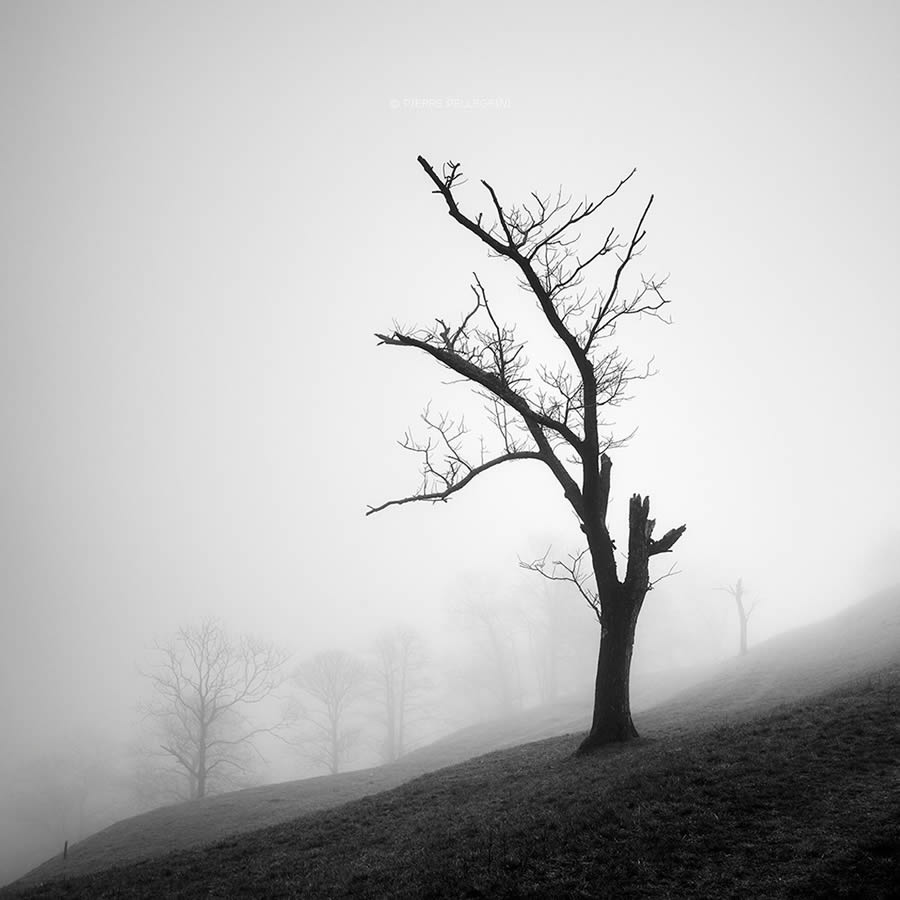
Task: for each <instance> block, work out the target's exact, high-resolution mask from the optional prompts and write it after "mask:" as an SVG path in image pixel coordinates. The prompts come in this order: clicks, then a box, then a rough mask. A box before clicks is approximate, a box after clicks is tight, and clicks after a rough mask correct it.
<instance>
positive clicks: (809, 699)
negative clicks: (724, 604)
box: [21, 595, 900, 898]
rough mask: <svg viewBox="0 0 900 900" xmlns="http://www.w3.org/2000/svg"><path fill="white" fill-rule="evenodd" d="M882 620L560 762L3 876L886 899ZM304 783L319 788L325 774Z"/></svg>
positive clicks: (245, 885) (889, 805)
mask: <svg viewBox="0 0 900 900" xmlns="http://www.w3.org/2000/svg"><path fill="white" fill-rule="evenodd" d="M898 614H900V607H898V604H897V598H896V595H893V596H888V595H884V596H882V597H881V598H877V599H876V600H873V601H870V602H869V603H867V604H863V605H861V606H859V607H856V608H854V609H853V610H850V611H848V613H845V614H844V615H843V616H842V617H839V618H838V619H835V620H833V621H832V622H831V623H823V624H822V625H820V626H815V627H814V628H812V629H807V630H804V631H803V632H800V633H797V634H795V635H793V636H791V637H785V638H782V639H779V640H777V641H773V642H771V643H770V645H768V646H763V647H760V648H759V649H758V652H756V653H755V654H751V655H750V656H748V657H747V658H746V659H743V660H739V661H735V662H734V663H733V664H731V665H730V666H729V667H726V668H725V669H723V670H722V671H720V672H719V673H717V676H716V678H715V679H713V680H712V681H709V682H707V683H705V684H704V685H700V686H697V687H695V688H693V689H689V690H688V691H687V692H685V693H684V694H683V695H682V696H681V697H679V698H678V699H677V700H675V701H672V702H670V703H667V704H665V705H664V706H663V707H660V708H658V709H657V710H654V711H650V712H649V713H647V714H645V715H644V716H642V717H639V719H638V723H637V724H638V728H639V730H641V732H642V734H644V735H645V737H644V738H643V739H642V740H640V741H637V742H635V743H633V744H629V745H627V746H622V747H615V748H610V749H608V750H606V751H604V752H602V753H600V754H597V755H594V756H592V757H589V758H576V757H574V756H573V751H574V749H575V747H576V746H577V743H578V736H576V735H568V736H562V737H556V738H550V739H547V740H542V741H538V742H535V743H530V744H526V745H524V746H517V747H513V748H509V749H505V750H500V751H497V752H494V753H491V754H489V755H487V756H482V757H480V758H477V759H474V760H471V761H469V762H466V763H463V764H461V765H456V766H452V767H450V768H445V769H441V770H439V771H436V772H432V773H430V774H427V775H424V776H421V777H419V778H416V779H414V780H412V781H410V782H408V783H405V784H402V785H400V786H399V787H394V788H392V789H389V790H383V791H382V792H380V793H372V794H370V795H369V796H364V797H361V798H360V799H354V800H350V802H346V803H344V804H343V805H340V806H337V807H335V808H332V809H320V810H319V811H312V812H308V813H307V814H305V815H303V816H301V817H299V818H293V819H291V820H289V821H284V822H282V823H281V824H278V825H274V826H273V827H270V828H265V829H261V830H256V831H253V832H250V833H245V834H242V835H236V836H231V837H229V838H226V839H225V840H222V841H219V842H218V843H215V844H211V845H208V846H205V847H201V848H196V849H193V850H187V851H181V852H175V853H172V854H169V855H166V856H162V857H158V858H156V859H151V860H147V861H145V862H141V863H137V864H133V865H126V866H120V867H118V868H113V869H108V870H106V871H102V872H97V873H95V874H93V875H90V874H89V875H82V876H76V877H71V873H69V874H68V876H67V874H66V873H63V872H60V871H59V870H58V869H57V870H56V871H44V872H42V871H41V870H38V871H37V872H35V873H34V877H33V878H32V884H31V886H30V887H29V886H26V885H21V887H23V888H25V896H29V897H98V898H102V897H110V898H111V897H197V896H204V897H242V896H243V897H354V896H357V897H380V896H390V897H529V896H530V897H716V898H718V897H732V896H733V897H798V898H802V897H873V898H875V897H894V896H897V895H898V894H897V891H896V888H895V885H897V884H900V615H898ZM345 778H350V776H345ZM316 781H319V782H321V783H322V790H323V791H325V790H326V788H327V784H328V779H317V780H316ZM385 786H389V785H385ZM332 787H334V785H332ZM356 787H357V788H359V787H360V786H359V785H357V786H356ZM363 787H364V788H365V789H368V786H366V785H364V786H363ZM345 789H346V790H345V793H346V794H347V795H349V794H352V791H353V789H354V788H353V786H352V784H351V783H350V782H347V783H346V784H345ZM375 789H376V790H377V789H378V787H377V786H376V788H375ZM242 793H248V792H242ZM234 796H235V797H236V798H239V797H240V795H234ZM222 799H225V798H222ZM235 802H238V801H237V800H235ZM189 806H190V805H189ZM194 806H196V805H194ZM185 809H186V808H185V807H175V808H172V811H173V813H174V812H176V811H177V810H185ZM133 821H136V820H133ZM132 837H133V839H134V840H139V835H137V834H133V835H132ZM107 860H108V861H109V862H110V863H113V864H114V863H115V862H116V861H117V858H116V856H115V855H114V854H112V855H110V856H109V857H107ZM42 869H43V867H42ZM53 876H55V877H56V880H53V881H48V882H46V883H44V884H43V885H40V884H35V883H34V882H35V881H36V879H37V878H40V877H43V878H47V877H53ZM60 876H62V877H60Z"/></svg>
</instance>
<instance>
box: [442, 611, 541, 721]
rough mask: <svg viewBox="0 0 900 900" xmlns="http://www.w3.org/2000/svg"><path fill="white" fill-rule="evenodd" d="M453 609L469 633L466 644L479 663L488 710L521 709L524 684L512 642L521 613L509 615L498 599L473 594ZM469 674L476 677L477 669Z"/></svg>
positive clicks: (519, 622) (515, 644)
mask: <svg viewBox="0 0 900 900" xmlns="http://www.w3.org/2000/svg"><path fill="white" fill-rule="evenodd" d="M455 612H456V613H457V614H458V615H459V616H460V618H461V620H462V622H463V624H464V626H465V627H466V629H467V631H468V632H469V634H470V635H471V637H470V638H469V641H470V646H471V648H472V649H474V650H475V652H476V655H477V658H478V660H479V661H480V662H481V664H482V666H483V668H482V670H481V672H482V676H481V677H482V678H484V679H485V680H487V681H488V686H489V693H490V694H491V697H492V700H493V706H494V709H493V710H492V712H495V713H500V714H504V715H507V714H509V713H511V712H512V711H513V710H516V709H521V708H522V705H523V701H524V687H523V684H522V672H521V668H520V665H519V648H518V646H517V641H516V637H517V635H516V630H517V626H518V627H521V625H522V624H523V623H522V617H521V614H520V613H519V614H517V615H515V616H513V615H510V611H509V608H508V607H506V608H504V606H502V605H501V604H500V603H499V602H497V601H491V600H487V599H484V598H476V597H468V598H466V599H465V600H463V601H461V602H460V603H458V604H457V605H456V607H455ZM517 612H518V611H517ZM471 675H474V676H476V677H477V675H478V673H477V670H476V669H473V670H472V672H471Z"/></svg>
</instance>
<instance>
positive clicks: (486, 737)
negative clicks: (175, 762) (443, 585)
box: [18, 592, 900, 885]
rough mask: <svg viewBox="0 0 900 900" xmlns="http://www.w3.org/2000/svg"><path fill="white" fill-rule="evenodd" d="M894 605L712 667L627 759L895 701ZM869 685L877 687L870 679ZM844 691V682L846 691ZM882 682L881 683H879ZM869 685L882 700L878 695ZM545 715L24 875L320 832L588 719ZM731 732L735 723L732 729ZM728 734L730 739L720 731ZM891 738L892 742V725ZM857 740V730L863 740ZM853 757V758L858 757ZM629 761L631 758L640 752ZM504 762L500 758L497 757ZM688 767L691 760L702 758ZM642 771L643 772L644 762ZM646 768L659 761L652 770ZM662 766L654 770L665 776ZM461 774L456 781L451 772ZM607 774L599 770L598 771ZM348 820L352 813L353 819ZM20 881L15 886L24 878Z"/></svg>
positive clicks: (279, 790) (645, 721) (154, 828)
mask: <svg viewBox="0 0 900 900" xmlns="http://www.w3.org/2000/svg"><path fill="white" fill-rule="evenodd" d="M898 599H900V597H898V593H897V592H894V593H893V594H884V595H880V596H879V597H876V598H873V599H872V600H870V601H868V602H866V603H864V604H860V605H859V606H857V607H854V608H852V609H851V610H848V611H846V612H845V613H843V614H841V615H840V616H838V617H836V618H834V619H832V620H830V621H829V622H824V623H820V624H818V625H815V626H811V627H809V628H807V629H803V630H801V631H799V632H795V633H793V634H791V635H785V636H782V637H780V638H777V639H775V640H773V641H770V642H768V643H767V644H766V645H762V646H760V647H759V648H757V649H756V650H755V651H754V652H753V653H751V654H750V655H749V656H748V657H746V658H744V659H741V660H735V661H733V662H731V663H729V664H728V665H726V666H723V667H722V668H721V669H720V670H719V671H717V672H716V675H715V677H714V678H712V679H710V680H708V681H707V682H705V683H704V684H703V685H700V686H697V687H694V688H691V689H688V690H687V691H685V692H684V693H682V694H681V695H680V696H679V697H677V698H676V699H674V700H671V701H670V702H668V703H666V704H665V705H664V706H662V707H659V708H657V709H655V710H652V711H650V712H647V713H645V714H644V715H642V716H638V717H636V718H637V724H638V728H639V730H640V731H641V732H642V734H644V735H647V736H651V737H653V736H655V737H668V738H669V739H670V740H669V741H666V742H660V744H659V745H657V744H646V743H644V742H641V743H639V744H637V745H635V746H634V747H631V748H629V749H628V751H627V754H628V758H629V759H632V760H633V759H637V758H642V759H643V758H646V759H650V758H651V757H642V756H641V754H645V753H648V752H650V753H651V756H652V755H653V754H654V753H662V755H663V757H665V758H667V759H668V756H666V754H667V753H668V752H669V750H667V749H666V748H669V749H671V745H672V741H673V740H678V741H680V740H689V741H691V742H693V743H692V746H693V745H694V744H696V742H697V740H698V738H697V736H696V735H693V736H690V737H688V736H689V735H691V732H696V731H697V729H705V728H709V727H710V726H712V725H715V724H720V723H722V722H723V721H729V722H731V723H738V722H740V721H741V720H745V719H748V718H751V717H753V716H758V714H759V712H760V710H765V709H772V708H773V707H774V706H776V705H777V704H779V703H784V702H785V701H788V700H793V701H795V702H796V701H798V700H799V699H801V698H804V697H809V696H811V695H813V694H816V693H820V692H822V691H823V690H828V689H833V688H835V687H837V686H839V685H843V690H844V691H845V693H846V692H847V691H850V692H851V693H852V692H855V693H862V694H865V692H866V691H869V692H870V693H875V694H877V696H878V697H879V698H881V700H880V701H879V702H884V703H888V702H889V701H890V697H891V696H892V695H891V690H893V687H892V685H895V681H896V679H895V678H894V675H893V674H890V673H892V672H895V669H894V668H892V667H895V666H896V664H897V662H898V660H900V603H898ZM885 673H888V674H885ZM873 679H875V680H874V681H873ZM848 685H850V686H849V687H848ZM854 685H855V686H854ZM879 685H880V687H878V686H879ZM876 687H878V691H880V693H878V691H876V690H875V688H876ZM885 698H887V699H885ZM829 702H830V701H829ZM826 706H827V704H826ZM801 708H802V707H801ZM799 715H800V716H801V719H802V717H803V713H802V712H801V713H800V714H799ZM554 716H555V718H545V719H544V720H541V719H540V718H534V716H532V717H516V719H515V720H511V721H509V722H507V723H506V725H505V727H498V726H496V725H495V726H491V727H487V726H485V728H483V729H481V730H480V731H479V729H474V730H472V729H469V730H467V731H469V732H471V733H470V734H466V733H465V732H463V733H461V734H459V735H456V736H452V737H451V739H447V740H445V741H443V742H438V744H437V745H435V748H433V752H432V755H431V756H429V755H428V753H427V752H426V751H421V752H420V754H418V755H417V754H412V755H411V756H410V757H409V758H408V759H407V760H405V761H404V765H405V768H404V767H403V766H399V765H398V766H396V767H385V768H383V769H378V770H369V771H367V772H359V773H350V774H348V775H344V776H337V777H335V778H321V779H311V780H308V781H305V782H293V783H290V784H287V785H277V786H271V787H267V788H260V789H256V790H253V791H243V792H239V793H236V794H231V795H226V796H224V797H220V798H214V799H211V800H207V801H202V802H200V803H194V804H185V805H182V806H179V807H171V808H169V809H167V810H157V811H155V812H154V813H149V814H146V815H145V816H141V817H137V818H135V819H132V820H127V821H126V822H122V823H118V825H116V826H113V827H112V828H110V829H107V830H106V831H105V832H101V833H100V834H99V835H97V836H95V837H94V838H91V839H89V840H88V841H85V842H83V844H82V845H79V847H77V848H75V850H76V851H81V853H80V854H78V853H75V852H73V853H72V855H71V856H70V859H69V860H68V862H67V864H66V868H65V869H63V867H62V861H61V860H58V859H57V860H51V861H50V862H49V863H46V864H44V866H41V867H40V868H39V869H37V870H35V871H34V872H33V873H31V874H30V875H29V876H27V879H26V880H27V882H30V883H34V882H36V881H39V880H43V879H48V878H53V877H59V876H60V875H63V874H67V875H72V874H78V873H79V872H85V871H91V870H96V869H98V868H100V867H102V866H108V865H110V864H121V863H122V862H127V861H130V860H133V859H136V858H141V856H149V855H152V854H151V853H148V852H147V850H148V848H152V851H153V854H157V853H161V852H165V850H166V849H172V848H177V847H184V846H190V842H199V841H209V840H216V839H219V838H221V837H223V836H226V835H229V834H234V833H235V832H236V831H239V830H240V831H244V830H249V829H252V828H254V827H259V826H260V825H262V824H270V823H272V822H276V821H281V822H286V821H288V820H289V819H293V818H294V817H296V816H297V815H298V814H299V813H307V814H308V815H307V817H305V818H304V819H303V820H302V822H303V823H305V825H303V826H302V828H301V824H300V823H297V824H295V825H293V826H287V827H291V828H295V829H301V830H303V829H305V828H313V829H315V828H318V827H319V826H317V825H315V822H322V821H331V820H329V819H328V814H325V813H318V814H314V813H315V810H322V809H324V808H326V807H328V806H334V805H337V804H339V803H342V802H346V801H348V800H351V799H354V798H358V797H362V796H365V795H368V794H372V793H375V792H378V791H384V790H386V789H388V788H391V787H394V786H395V785H397V784H399V783H401V782H402V781H406V780H408V779H409V778H412V777H414V776H415V775H416V774H419V772H421V771H428V770H429V768H431V769H433V768H435V767H436V765H437V764H439V763H441V762H455V761H456V759H454V756H456V758H457V759H458V758H460V754H463V753H468V754H469V755H470V756H471V755H472V754H473V750H475V752H477V749H475V748H477V747H479V746H480V747H486V746H487V745H489V744H491V743H492V742H493V744H494V745H495V746H496V745H497V744H498V743H502V742H503V741H507V740H509V741H511V742H514V741H515V740H517V739H523V740H528V739H529V738H531V739H533V738H534V737H540V736H541V735H540V734H538V733H536V731H537V730H540V729H541V728H544V729H546V730H549V731H550V733H552V731H553V729H559V730H560V731H563V732H566V731H571V730H573V727H572V726H573V725H574V726H575V727H576V728H577V727H583V724H584V721H585V718H584V711H583V710H578V709H576V708H574V707H566V706H563V707H561V708H558V709H557V710H555V712H554ZM827 717H828V713H827V712H825V713H822V714H821V715H820V718H821V719H822V720H825V719H827ZM868 724H869V723H868V722H867V723H866V725H867V726H868ZM734 727H737V728H739V727H743V726H740V725H738V724H735V725H734ZM892 727H893V726H892ZM725 731H726V732H727V729H726V730H725ZM802 731H803V729H802V728H800V729H799V730H798V731H797V733H798V740H801V739H803V734H802ZM865 731H866V728H863V729H862V732H865ZM724 733H725V732H722V733H721V734H724ZM754 733H755V732H754ZM764 733H765V732H764ZM891 733H892V734H893V735H894V737H896V728H895V727H894V731H893V732H891ZM721 734H720V736H719V737H718V738H717V740H719V741H720V742H721V741H722V740H725V738H723V737H721ZM888 736H890V733H889V735H888ZM807 737H808V736H807ZM864 738H866V736H865V734H864V733H863V734H862V735H861V736H860V741H862V740H863V739H864ZM706 741H707V738H704V739H703V741H701V744H700V746H706V743H705V742H706ZM545 743H546V742H545ZM726 743H727V741H726ZM551 745H552V746H553V747H554V748H556V749H554V750H553V751H552V752H553V753H554V754H561V755H560V756H558V757H557V756H553V759H557V760H559V759H563V758H565V757H566V754H567V753H569V752H570V751H571V749H572V746H574V744H573V741H572V740H568V741H562V742H556V743H553V742H550V744H549V745H547V746H551ZM570 745H572V746H570ZM544 746H545V744H540V745H534V747H544ZM651 747H652V748H653V749H652V750H651V749H650V748H651ZM695 749H697V748H695ZM847 749H849V748H845V750H847ZM795 750H796V748H795ZM532 752H534V753H538V754H539V756H538V757H536V758H535V759H531V757H530V756H529V754H531V753H532ZM542 752H544V751H538V750H532V749H530V748H519V749H518V750H517V751H515V752H513V753H511V754H507V755H501V756H496V755H495V756H494V757H488V758H486V759H485V760H484V761H480V762H479V763H478V764H476V763H472V764H471V765H472V766H476V769H475V770H473V769H471V767H468V768H467V767H463V768H462V769H460V770H449V771H445V772H444V773H443V775H441V776H440V777H441V778H444V779H445V781H446V780H448V779H449V782H448V783H461V782H460V781H459V780H460V779H462V782H463V783H465V784H469V783H470V782H469V780H467V779H468V777H469V776H468V775H466V774H465V773H467V772H468V773H469V774H471V772H472V771H477V765H490V766H491V767H492V768H491V772H492V773H493V774H492V775H491V777H492V778H494V777H495V778H497V779H498V780H499V782H498V783H502V782H503V781H504V778H505V776H504V775H503V771H502V770H503V767H504V766H507V765H509V766H512V767H513V769H515V770H516V771H518V772H520V773H522V772H523V771H524V770H525V769H527V767H528V766H530V765H537V764H539V763H540V761H541V759H542V757H540V753H542ZM622 752H625V751H611V752H610V753H609V754H607V757H605V758H608V759H610V760H613V759H617V758H619V756H620V755H621V753H622ZM723 752H724V751H723ZM816 752H818V751H816ZM860 752H862V751H861V750H860ZM632 754H637V757H635V756H633V755H632ZM653 758H655V757H653ZM661 758H662V757H660V759H661ZM498 759H500V760H501V762H500V763H497V762H496V760H498ZM741 759H742V760H743V763H746V764H749V763H750V762H751V761H752V760H750V759H749V757H747V756H746V754H744V755H743V756H742V757H741ZM503 760H506V761H505V762H503ZM669 762H671V759H669ZM697 762H698V764H699V762H700V760H699V758H698V759H697ZM497 765H499V766H500V768H499V769H497V768H496V766H497ZM560 765H561V764H560ZM604 765H605V764H604ZM641 765H642V766H643V763H641ZM654 765H657V764H656V763H654ZM658 765H659V766H662V763H661V762H660V763H658ZM601 767H602V766H601ZM539 771H540V770H539ZM573 771H580V772H582V774H583V773H584V771H585V770H584V769H583V768H578V769H575V770H573ZM591 771H593V770H591ZM654 771H657V770H656V769H654ZM659 771H660V772H661V771H662V769H659ZM460 772H462V773H463V774H459V773H460ZM454 773H456V774H454ZM610 774H611V773H610V772H607V775H610ZM736 774H740V773H736ZM604 777H605V776H604ZM660 777H661V776H660ZM741 777H743V775H742V776H741ZM748 777H749V776H748ZM421 782H422V780H421V779H420V780H419V781H417V782H415V784H421ZM409 787H410V788H411V787H412V786H409ZM441 791H444V789H443V788H442V789H440V790H439V791H438V793H441ZM569 791H570V792H572V791H575V792H576V793H577V791H576V788H575V786H574V785H570V786H569ZM444 792H446V791H444ZM451 794H452V791H451ZM394 795H396V792H392V794H391V796H394ZM385 796H388V795H385ZM397 796H400V797H402V798H406V799H403V800H402V801H401V800H397V799H396V798H395V799H394V800H391V801H389V802H390V803H391V804H393V805H394V807H396V806H397V804H398V803H400V804H401V806H402V809H403V816H404V817H406V815H407V808H406V805H405V804H406V802H407V799H408V798H409V797H415V796H417V795H416V794H415V792H414V793H413V794H408V793H401V794H399V795H397ZM498 798H499V799H498V804H499V805H498V806H497V807H496V812H497V814H498V815H500V816H501V820H502V819H503V816H504V815H506V814H505V813H503V812H502V810H501V806H502V803H505V802H511V803H514V804H515V802H516V801H515V800H514V798H512V797H510V796H505V797H504V796H503V795H502V794H501V795H498ZM361 802H363V803H365V802H373V803H375V802H378V803H380V802H381V801H380V800H376V799H373V800H371V801H361ZM384 802H388V801H384ZM357 806H358V804H350V805H349V806H346V807H344V809H345V810H348V811H350V810H351V808H356V807H357ZM413 806H415V804H413ZM347 814H348V815H351V816H352V815H355V814H353V813H351V812H348V813H347ZM445 814H446V815H451V814H452V815H454V816H455V815H456V807H455V806H453V804H450V805H449V806H448V807H447V809H446V810H445ZM333 815H334V816H337V817H338V819H340V815H342V813H340V812H338V811H336V812H335V813H333ZM323 816H324V818H323ZM258 840H261V839H257V838H256V837H248V838H246V839H244V840H242V841H241V842H240V843H239V844H236V843H235V842H234V841H231V842H226V843H227V844H228V846H230V847H243V846H245V842H246V846H255V847H258ZM85 851H89V852H85ZM254 852H255V851H254ZM79 856H80V857H81V858H80V859H79ZM201 856H202V854H201ZM192 865H193V863H192ZM142 877H143V876H142ZM18 884H20V885H21V884H22V882H19V883H18Z"/></svg>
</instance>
